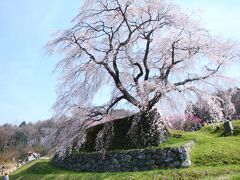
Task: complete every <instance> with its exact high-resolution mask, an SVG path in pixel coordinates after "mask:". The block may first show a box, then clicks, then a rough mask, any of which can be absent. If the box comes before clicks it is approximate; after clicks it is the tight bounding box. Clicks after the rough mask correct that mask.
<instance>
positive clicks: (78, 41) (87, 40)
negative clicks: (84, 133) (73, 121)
mask: <svg viewBox="0 0 240 180" xmlns="http://www.w3.org/2000/svg"><path fill="white" fill-rule="evenodd" d="M73 23H74V25H73V26H72V27H71V28H69V29H66V30H63V31H60V32H59V33H57V34H56V36H55V37H54V38H53V40H51V41H50V42H49V43H48V44H47V47H48V50H49V52H50V53H52V52H55V51H57V52H60V53H62V54H63V58H62V59H61V60H60V61H59V63H58V65H57V68H58V69H59V71H60V79H59V82H60V83H59V88H58V99H57V101H56V104H55V105H54V109H55V112H56V114H57V115H63V114H64V115H67V116H68V115H70V116H75V117H76V116H77V115H79V112H80V111H79V110H84V112H82V113H80V114H81V116H83V113H84V114H85V115H86V117H88V118H94V117H98V118H101V117H102V116H103V115H104V114H108V113H109V112H110V111H111V110H112V109H114V107H116V106H117V105H118V104H119V103H121V102H124V103H127V104H129V105H131V106H132V107H135V108H136V109H138V110H139V111H140V112H142V113H144V114H148V113H149V112H150V111H151V110H152V109H153V108H154V107H156V105H159V103H160V102H161V99H162V98H164V97H165V96H167V95H168V94H170V93H177V96H183V95H186V94H195V95H197V96H201V95H202V94H205V93H207V92H208V87H212V86H215V85H216V82H217V81H216V80H217V79H219V78H220V79H221V80H222V79H223V77H224V76H225V73H224V69H226V68H227V67H228V66H229V65H231V64H232V62H235V61H236V60H238V58H239V56H238V54H237V46H236V43H235V42H232V41H229V40H227V41H224V40H222V39H220V38H216V37H214V36H212V35H211V34H210V33H209V32H208V31H207V29H206V28H205V27H204V26H202V25H201V23H199V19H198V18H197V16H195V15H194V14H193V13H192V12H191V11H187V10H185V9H182V8H181V7H179V6H177V5H174V4H172V3H171V2H170V1H168V0H151V1H145V0H86V1H85V2H84V3H83V6H82V8H81V9H80V13H79V14H77V16H76V17H75V18H74V19H73ZM202 87H204V88H202ZM101 88H105V89H107V92H109V97H110V100H109V101H108V102H107V103H105V104H103V105H101V106H98V107H96V106H93V103H92V102H93V98H94V95H95V94H96V93H97V92H98V90H99V89H101ZM209 99H211V98H209ZM173 102H174V101H173ZM89 107H90V108H89ZM160 107H161V106H160ZM76 112H77V113H76Z"/></svg>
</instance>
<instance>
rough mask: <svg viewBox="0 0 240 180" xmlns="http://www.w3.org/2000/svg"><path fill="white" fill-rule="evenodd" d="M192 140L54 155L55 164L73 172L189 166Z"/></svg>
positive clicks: (142, 169)
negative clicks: (166, 145)
mask: <svg viewBox="0 0 240 180" xmlns="http://www.w3.org/2000/svg"><path fill="white" fill-rule="evenodd" d="M193 145H194V142H193V141H190V142H189V143H186V144H185V145H183V146H181V147H176V148H151V149H135V150H127V151H115V152H114V151H113V152H106V153H105V154H104V155H103V154H101V153H82V154H70V155H68V156H66V157H63V158H60V157H58V155H55V156H54V158H53V163H54V165H56V166H58V167H61V168H64V169H71V170H74V171H88V172H104V171H112V172H114V171H116V172H117V171H144V170H150V169H156V168H166V167H174V168H180V167H184V168H186V167H190V166H191V161H190V151H191V148H192V146H193Z"/></svg>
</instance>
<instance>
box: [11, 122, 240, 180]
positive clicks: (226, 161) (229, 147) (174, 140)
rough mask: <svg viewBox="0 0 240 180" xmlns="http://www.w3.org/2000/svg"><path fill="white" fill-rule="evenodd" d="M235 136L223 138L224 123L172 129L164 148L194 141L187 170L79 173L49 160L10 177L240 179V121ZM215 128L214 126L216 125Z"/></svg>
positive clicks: (30, 166)
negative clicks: (192, 128) (190, 162)
mask: <svg viewBox="0 0 240 180" xmlns="http://www.w3.org/2000/svg"><path fill="white" fill-rule="evenodd" d="M233 125H234V128H235V129H236V131H235V136H229V137H224V135H223V126H222V125H221V126H219V127H218V128H216V127H217V126H216V125H214V126H206V127H204V128H203V129H201V130H200V131H198V132H181V131H172V132H171V133H172V137H170V138H169V139H168V140H167V141H166V142H165V143H164V144H162V145H161V147H169V146H170V147H174V146H179V145H183V144H184V143H186V142H188V141H190V140H194V141H195V145H194V147H193V149H192V153H191V160H192V163H193V166H192V167H191V168H188V169H161V170H159V169H158V170H152V171H144V172H116V173H109V172H106V173H78V172H72V171H68V170H62V169H59V168H56V167H54V166H52V165H51V163H50V161H49V160H38V161H35V162H32V163H30V164H27V165H25V166H23V167H21V168H20V169H18V170H17V171H15V172H14V174H13V175H12V176H11V177H10V178H11V179H24V180H25V179H26V180H28V179H30V180H38V179H43V180H44V179H57V180H62V179H96V180H97V179H109V180H110V179H137V180H138V179H140V180H141V179H142V180H147V179H240V121H234V122H233ZM213 127H215V128H213Z"/></svg>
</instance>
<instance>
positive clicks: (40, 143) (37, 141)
mask: <svg viewBox="0 0 240 180" xmlns="http://www.w3.org/2000/svg"><path fill="white" fill-rule="evenodd" d="M56 128H57V123H56V121H54V120H53V119H50V120H44V121H38V122H36V123H34V124H33V123H28V124H27V123H26V122H25V121H23V122H22V123H21V124H20V125H19V126H16V125H11V124H4V125H3V126H0V161H3V160H11V159H12V158H15V159H19V158H23V157H24V156H26V152H27V151H29V150H31V151H36V152H39V153H41V154H42V155H45V154H47V153H48V149H47V147H46V141H47V139H48V137H49V135H50V134H51V133H52V132H53V131H54V129H56Z"/></svg>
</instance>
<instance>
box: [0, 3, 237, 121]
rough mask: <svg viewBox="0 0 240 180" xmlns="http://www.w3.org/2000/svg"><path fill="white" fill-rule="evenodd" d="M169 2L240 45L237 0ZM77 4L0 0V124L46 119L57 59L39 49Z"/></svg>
mask: <svg viewBox="0 0 240 180" xmlns="http://www.w3.org/2000/svg"><path fill="white" fill-rule="evenodd" d="M174 1H175V2H176V3H178V4H180V5H182V6H183V7H186V8H198V7H200V8H201V9H203V16H202V18H203V19H202V20H203V23H204V24H205V25H206V26H207V27H208V28H209V29H210V30H211V32H212V33H214V34H216V35H222V36H224V37H227V38H233V39H237V40H239V41H240V23H239V20H240V11H239V7H240V1H239V0H228V1H226V0H201V1H199V0H174ZM80 5H81V0H1V1H0V26H1V27H0V124H4V123H15V124H19V123H20V122H22V121H24V120H25V121H27V122H29V121H37V120H43V119H47V118H49V117H51V114H52V112H51V106H52V104H53V103H54V102H55V99H56V94H55V88H56V85H57V81H56V77H55V75H54V74H52V72H53V70H54V65H55V64H56V62H57V60H58V59H59V58H60V57H58V56H57V55H55V56H51V57H49V56H46V55H44V53H45V51H44V49H43V46H44V45H45V44H46V43H47V41H48V40H49V39H50V38H51V34H52V33H53V32H55V31H56V30H59V29H63V28H66V27H69V25H70V21H71V19H72V18H73V17H74V16H75V15H76V14H77V12H78V11H79V7H80ZM236 72H237V71H236ZM234 76H238V74H237V73H235V74H234ZM100 101H101V100H100Z"/></svg>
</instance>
